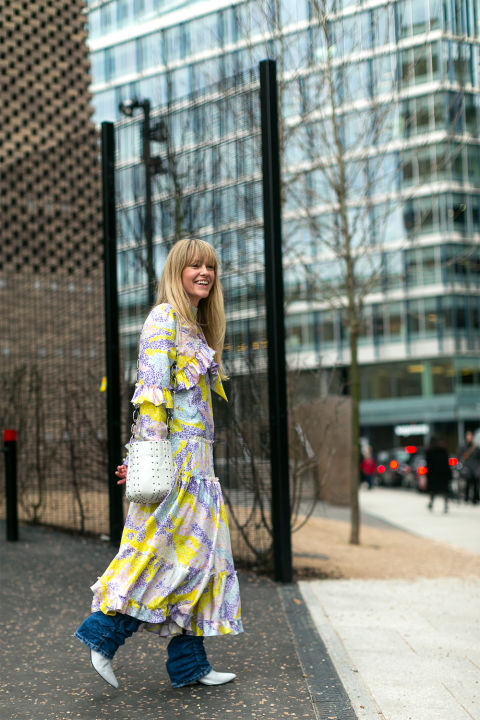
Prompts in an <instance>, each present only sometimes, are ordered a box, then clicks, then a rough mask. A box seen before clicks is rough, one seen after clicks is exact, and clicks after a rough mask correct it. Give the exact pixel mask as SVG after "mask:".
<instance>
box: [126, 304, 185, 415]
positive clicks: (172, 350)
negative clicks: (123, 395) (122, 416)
mask: <svg viewBox="0 0 480 720" xmlns="http://www.w3.org/2000/svg"><path fill="white" fill-rule="evenodd" d="M175 342H176V322H175V313H174V311H173V308H172V306H171V305H168V304H167V303H162V304H161V305H157V306H156V307H154V308H153V310H152V311H151V312H150V314H149V315H148V317H147V319H146V320H145V323H144V325H143V328H142V332H141V335H140V349H139V356H138V377H137V383H136V385H135V392H134V394H133V397H132V403H133V404H134V405H141V404H142V403H144V402H150V403H152V404H153V405H156V406H159V405H165V406H166V407H172V394H171V389H172V383H171V377H170V373H171V366H172V363H173V362H174V361H175V360H176V355H177V351H176V345H175Z"/></svg>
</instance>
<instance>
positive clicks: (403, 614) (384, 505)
mask: <svg viewBox="0 0 480 720" xmlns="http://www.w3.org/2000/svg"><path fill="white" fill-rule="evenodd" d="M427 500H428V498H426V497H425V496H424V495H420V494H417V493H408V492H404V491H396V490H384V489H375V490H373V491H371V492H370V491H364V492H362V493H361V506H362V510H363V511H366V512H367V513H368V514H369V515H373V516H376V517H378V518H379V519H382V520H384V521H385V522H388V523H391V524H393V525H395V526H397V527H401V528H404V529H406V530H408V531H409V532H412V533H415V534H417V535H420V536H422V537H428V538H432V539H435V540H438V541H441V542H445V543H447V544H451V545H453V546H455V547H461V548H464V549H467V550H469V551H470V552H472V551H476V552H477V553H479V552H480V542H479V526H480V508H477V507H472V506H466V505H463V504H456V503H454V504H452V505H451V508H450V513H449V514H447V515H444V514H443V512H441V510H443V503H442V504H440V502H439V501H437V502H438V503H439V504H438V508H436V509H435V511H434V512H433V513H429V511H428V510H427V508H426V505H427ZM300 589H301V592H302V594H303V597H304V598H305V601H306V602H307V605H308V607H309V609H310V612H311V614H312V616H313V618H314V622H315V624H316V627H317V629H318V631H319V633H320V635H321V637H322V638H323V641H324V642H325V645H326V647H327V649H328V651H329V653H330V656H331V658H332V660H333V662H334V664H335V667H336V669H337V671H338V673H339V675H340V678H341V680H342V682H343V683H344V686H345V688H346V689H347V692H348V694H349V697H350V699H351V701H352V704H353V707H354V709H355V712H356V714H357V716H358V718H359V720H378V718H381V719H382V720H478V718H480V623H479V608H480V604H479V597H480V578H478V577H472V578H471V579H458V578H448V577H446V578H440V579H425V578H423V579H421V578H420V579H414V580H410V581H409V580H328V581H313V582H302V583H300Z"/></svg>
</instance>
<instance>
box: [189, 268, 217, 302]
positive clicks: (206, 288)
mask: <svg viewBox="0 0 480 720" xmlns="http://www.w3.org/2000/svg"><path fill="white" fill-rule="evenodd" d="M214 282H215V268H214V266H213V265H209V264H208V261H206V260H205V259H202V260H199V259H194V260H192V262H191V263H190V264H189V265H187V266H186V267H184V268H183V271H182V284H183V287H184V290H185V292H186V293H187V295H188V297H189V299H190V302H191V304H192V305H193V306H194V307H198V303H199V302H200V300H203V299H204V298H206V297H208V295H209V293H210V290H211V289H212V287H213V284H214Z"/></svg>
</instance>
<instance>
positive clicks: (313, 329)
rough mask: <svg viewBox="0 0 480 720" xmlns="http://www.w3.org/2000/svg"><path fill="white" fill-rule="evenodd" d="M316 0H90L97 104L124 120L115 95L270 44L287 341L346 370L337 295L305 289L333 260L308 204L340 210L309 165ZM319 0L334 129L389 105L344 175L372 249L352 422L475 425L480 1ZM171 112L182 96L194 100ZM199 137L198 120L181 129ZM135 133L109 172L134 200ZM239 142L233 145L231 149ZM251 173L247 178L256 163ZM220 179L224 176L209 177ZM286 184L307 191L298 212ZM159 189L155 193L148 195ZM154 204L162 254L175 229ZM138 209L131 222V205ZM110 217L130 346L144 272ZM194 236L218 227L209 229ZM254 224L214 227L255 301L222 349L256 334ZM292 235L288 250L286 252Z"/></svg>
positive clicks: (191, 81)
mask: <svg viewBox="0 0 480 720" xmlns="http://www.w3.org/2000/svg"><path fill="white" fill-rule="evenodd" d="M321 6H322V2H321V1H320V0H278V1H276V2H274V1H273V0H272V3H271V5H270V3H269V2H259V1H258V0H255V1H251V2H237V3H235V2H222V0H212V1H211V2H200V1H198V2H170V3H169V2H163V1H161V0H109V1H98V0H90V1H89V3H88V11H87V12H88V25H89V37H90V39H89V44H90V53H91V64H92V91H93V93H94V104H95V119H96V121H97V122H100V121H102V120H104V119H107V120H118V119H119V118H120V115H119V110H118V106H119V103H120V102H121V101H123V100H126V99H129V98H132V97H134V96H136V97H139V98H149V99H150V100H151V103H152V107H158V108H165V107H169V106H171V105H172V104H174V103H175V102H176V101H178V100H179V99H181V98H188V97H193V95H194V94H195V92H196V91H198V90H200V89H202V88H204V87H205V86H208V85H211V84H212V83H215V82H218V81H220V80H222V79H223V78H229V77H231V76H233V75H235V74H236V73H239V72H241V71H242V70H244V69H245V68H248V67H250V66H252V65H254V64H255V63H256V62H257V61H258V60H260V59H262V58H264V57H265V56H266V55H269V56H270V57H276V58H277V59H278V62H279V68H280V79H281V101H282V106H281V111H282V122H283V128H284V131H285V132H284V137H288V143H286V144H285V146H284V154H283V172H284V179H285V183H284V209H283V234H284V240H285V245H286V254H285V284H286V292H287V296H288V297H287V299H288V304H287V346H288V352H289V359H290V361H291V362H292V364H296V365H298V366H300V367H303V368H305V369H308V368H315V367H322V368H324V369H325V373H326V375H327V374H328V373H329V372H330V371H331V369H333V368H334V369H335V370H336V373H335V374H336V377H337V378H340V379H341V378H342V376H345V375H346V374H347V373H348V365H349V345H348V337H347V332H346V329H345V322H344V312H343V311H342V310H341V309H339V308H335V307H334V306H333V304H332V303H329V302H327V301H326V300H325V299H322V298H320V297H318V294H315V293H312V292H311V279H312V277H314V278H317V279H318V281H319V282H320V281H321V279H322V278H328V279H329V281H331V279H332V278H335V277H336V276H337V275H338V273H339V262H338V258H336V257H335V256H334V255H332V253H331V252H330V251H329V249H328V247H326V245H325V243H324V242H323V238H322V233H321V232H320V231H319V230H318V227H319V225H316V224H315V223H314V224H312V223H311V222H309V221H308V219H309V218H311V217H312V216H313V215H315V216H317V217H320V218H323V219H324V218H326V217H330V219H332V218H333V221H335V213H336V212H337V209H336V206H335V203H334V202H333V200H332V198H331V193H330V190H331V188H328V187H326V186H325V182H324V175H321V174H320V173H319V172H318V167H319V158H320V156H322V157H323V156H325V154H326V153H327V154H328V152H330V150H331V151H332V157H333V149H331V148H328V145H327V146H323V147H322V148H319V143H318V142H316V141H315V140H314V141H313V146H314V147H313V146H312V145H308V144H307V145H306V144H305V142H306V141H305V140H304V137H306V136H307V135H308V130H309V128H311V127H314V123H315V122H316V120H315V112H316V111H318V112H320V114H321V110H322V108H321V102H322V100H321V97H320V96H319V98H320V99H318V101H317V98H316V95H315V88H316V87H317V86H316V82H317V79H318V77H319V76H320V75H321V74H322V72H324V70H325V63H326V56H325V51H324V50H323V47H322V38H321V33H320V30H319V27H320V23H319V17H320V15H319V10H321ZM327 6H328V28H329V33H330V46H329V50H328V52H329V56H330V58H331V60H332V63H333V65H334V67H336V68H341V72H340V70H338V77H339V78H340V79H341V80H340V81H341V83H342V88H343V93H342V92H341V93H340V94H339V96H338V97H340V101H339V105H338V107H337V108H336V109H337V111H338V114H339V117H341V126H342V132H343V134H344V137H345V142H347V143H348V138H349V137H350V138H352V137H355V133H357V134H358V133H359V130H360V131H361V122H362V118H367V117H368V116H369V113H370V115H371V114H372V113H373V112H378V108H379V107H380V108H384V110H382V113H383V115H382V123H381V128H380V131H379V132H378V133H377V134H376V136H375V138H373V136H372V144H371V148H370V149H368V152H367V153H364V156H363V158H364V157H365V155H368V156H369V158H371V160H370V159H369V160H368V163H369V167H370V175H369V178H370V180H369V186H368V188H369V189H368V193H367V195H365V194H363V195H359V196H357V197H355V188H353V189H352V196H353V204H352V208H355V207H359V206H363V210H364V211H366V212H365V213H364V215H365V218H366V221H365V222H366V223H367V224H368V229H367V235H368V236H369V237H370V242H371V244H372V245H374V246H377V247H378V253H377V257H376V258H375V262H376V263H378V267H379V272H378V273H376V276H375V278H374V281H372V282H371V287H370V288H369V292H368V294H367V295H366V297H365V302H364V305H365V323H364V325H363V328H362V332H361V337H360V343H359V359H360V364H361V395H362V400H361V408H360V412H361V423H362V426H363V434H364V435H366V436H368V437H369V438H370V441H371V442H372V444H373V446H374V449H375V450H379V449H382V448H383V447H392V446H394V445H398V444H402V443H403V442H404V440H406V439H407V438H408V440H409V441H412V440H413V441H415V442H423V440H424V439H425V438H424V436H425V435H426V434H429V433H430V432H432V431H434V430H436V431H438V432H440V433H442V434H443V435H444V436H445V437H446V438H447V439H448V442H449V444H450V446H451V449H453V447H454V446H455V444H456V442H457V437H458V436H459V435H462V434H463V432H464V429H465V428H467V427H468V428H476V427H478V426H480V334H479V330H480V290H479V278H480V256H479V243H480V135H479V127H480V125H479V121H480V108H479V102H480V80H479V71H480V65H479V45H480V8H479V3H478V0H397V1H396V2H388V3H387V2H379V1H377V0H371V1H370V2H359V1H357V2H354V1H353V0H329V2H328V3H327ZM336 77H337V76H336ZM316 102H318V105H319V106H318V107H315V103H316ZM182 112H186V113H188V102H186V103H185V104H184V107H183V110H182ZM317 121H318V118H317ZM128 127H129V126H128ZM128 127H127V126H126V128H125V133H127V132H128ZM137 136H138V133H137ZM195 138H196V136H195V129H193V130H192V137H191V141H192V142H193V143H195ZM302 138H303V139H302ZM202 142H203V140H202ZM127 146H128V143H125V144H124V147H127ZM129 147H130V154H129V153H128V152H126V153H125V155H124V157H122V158H120V165H119V177H120V182H121V183H122V187H123V192H124V197H126V196H128V194H129V193H130V202H131V204H132V209H133V208H134V207H135V206H136V205H138V203H139V202H140V204H141V191H140V196H139V193H138V192H137V190H136V189H135V187H136V184H137V185H138V176H139V173H140V172H141V170H140V157H139V154H140V150H139V145H138V141H135V140H134V139H133V135H132V140H131V143H130V146H129ZM306 147H308V150H309V151H308V152H306V151H305V148H306ZM312 147H313V150H312ZM326 148H327V149H326ZM237 150H238V148H233V146H232V153H234V157H235V153H236V152H237ZM352 157H353V156H352ZM332 162H333V161H332ZM354 162H355V158H354V157H353V160H352V166H353V164H354ZM362 162H363V163H364V166H365V161H364V159H363V160H362ZM250 181H251V182H252V183H253V184H257V185H258V183H259V178H258V177H257V176H255V175H252V177H251V179H250ZM224 182H225V178H220V179H219V180H218V184H217V186H215V185H214V186H213V187H212V188H210V189H211V191H212V193H215V192H216V188H217V187H219V186H220V185H221V184H222V183H223V185H224ZM353 184H354V183H353ZM296 185H298V187H300V186H301V187H302V188H308V189H309V191H310V195H309V197H310V200H309V201H308V205H309V207H308V212H306V209H305V206H304V205H303V203H304V197H305V193H303V195H302V191H301V190H300V191H299V192H296V191H295V187H296ZM139 197H140V200H139ZM312 197H313V198H314V199H313V200H312V199H311V198H312ZM319 198H321V199H322V201H321V202H320V201H319ZM157 200H158V203H157ZM155 204H157V205H158V204H160V200H159V199H158V198H157V199H156V198H155V197H154V205H155ZM132 212H133V210H132ZM352 212H353V210H352ZM160 215H161V213H159V215H158V218H159V219H158V221H157V222H156V223H155V245H156V248H157V258H158V262H159V264H161V259H162V257H163V256H162V247H163V246H164V241H165V238H166V237H167V236H168V234H169V233H171V232H172V228H171V227H166V226H165V223H163V222H162V221H161V218H160ZM135 217H137V216H135ZM132 218H133V219H132V222H131V223H130V226H129V227H131V226H132V224H135V222H137V221H136V220H135V218H134V217H133V215H132ZM379 218H382V222H379ZM245 223H246V224H247V219H246V220H245ZM206 224H208V223H207V222H206ZM137 230H139V228H137ZM120 234H121V244H120V248H119V268H120V292H121V295H122V297H123V298H124V307H125V308H127V310H125V313H124V317H123V320H122V336H123V338H124V344H125V347H126V348H128V347H129V346H131V347H132V348H133V347H134V344H135V342H136V334H138V323H139V317H137V315H136V314H135V308H134V304H135V298H140V300H139V305H141V304H142V303H143V302H144V300H143V299H142V293H143V292H144V291H143V289H142V288H144V275H143V274H142V273H141V272H138V273H137V271H136V270H135V267H136V266H135V263H132V262H131V254H132V252H133V251H132V249H131V243H129V240H128V235H129V230H128V228H124V229H123V230H122V231H121V233H120ZM204 236H205V237H206V238H207V239H212V240H213V241H216V239H215V238H212V237H211V236H210V235H209V234H208V232H207V231H205V234H204ZM249 237H252V243H257V244H258V236H254V235H251V236H249V235H248V234H245V233H243V234H242V233H241V232H240V231H238V232H237V233H236V235H235V236H234V235H233V234H230V235H225V236H224V238H223V240H222V243H220V244H219V243H218V242H217V243H216V246H217V247H219V251H220V254H221V259H222V264H223V266H224V270H225V276H224V277H225V284H226V287H227V290H229V292H232V293H233V292H234V287H233V286H234V283H235V282H237V281H238V280H236V278H237V279H238V277H239V276H241V282H242V283H243V284H244V285H245V284H246V285H247V287H248V288H251V296H250V305H249V306H247V307H244V308H243V310H242V309H240V310H239V309H237V310H236V311H235V314H234V316H233V315H232V317H231V318H230V322H229V336H228V343H227V346H226V351H227V354H228V353H230V354H232V355H236V356H241V354H242V353H244V352H246V351H247V350H248V347H249V345H253V343H256V346H258V347H259V346H261V344H262V342H264V338H262V337H260V335H261V333H256V332H255V318H254V313H253V315H252V310H254V309H255V307H256V304H257V302H258V297H257V295H256V293H258V287H259V280H260V284H261V277H260V278H259V277H257V275H256V270H255V267H254V259H255V257H254V252H255V251H254V248H253V246H252V251H250V248H249V247H248V242H249V241H248V238H249ZM246 243H247V245H245V244H246ZM292 246H294V247H295V248H296V252H295V253H294V254H291V255H289V251H288V248H289V247H292ZM299 248H300V249H301V253H299ZM252 253H253V254H252ZM299 255H301V256H302V262H299V261H298V258H299ZM305 258H307V264H308V273H305ZM246 261H248V267H247V266H246ZM239 273H240V275H239ZM128 298H129V299H128ZM132 307H133V309H132ZM143 307H144V305H143ZM242 313H243V314H242ZM134 338H135V339H134ZM131 355H132V358H130V356H129V355H128V350H127V360H128V362H130V363H132V362H133V355H134V352H133V349H132V353H131ZM129 358H130V359H129ZM340 383H341V380H340ZM327 384H328V383H327ZM319 390H320V389H319Z"/></svg>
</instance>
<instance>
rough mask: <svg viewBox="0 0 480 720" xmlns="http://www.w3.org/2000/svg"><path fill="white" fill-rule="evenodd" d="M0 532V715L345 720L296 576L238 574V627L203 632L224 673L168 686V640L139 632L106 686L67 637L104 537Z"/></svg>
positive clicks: (82, 607) (99, 561) (106, 550)
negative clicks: (292, 581) (228, 676)
mask: <svg viewBox="0 0 480 720" xmlns="http://www.w3.org/2000/svg"><path fill="white" fill-rule="evenodd" d="M4 538H5V526H4V523H0V553H1V566H0V567H1V581H0V607H1V609H2V619H3V628H2V630H3V632H2V641H1V658H2V672H1V673H0V720H17V719H18V720H20V719H21V720H31V719H32V720H33V719H34V720H70V719H71V718H81V720H101V719H103V718H109V719H110V718H119V719H122V720H137V718H138V719H140V718H141V720H176V719H179V718H180V719H182V720H188V719H189V718H198V719H201V718H204V719H205V720H216V719H217V718H218V719H219V720H225V718H232V719H233V720H263V719H266V718H275V719H276V720H278V719H279V718H305V719H308V720H316V719H318V718H324V717H332V718H333V717H334V718H338V719H339V720H355V714H354V713H353V710H352V708H351V703H350V700H349V698H348V696H347V694H346V692H345V690H344V689H343V686H342V683H341V682H340V681H339V679H338V676H337V674H336V671H335V669H334V667H333V665H332V663H331V661H330V658H329V656H328V653H327V651H326V649H325V646H324V644H323V642H322V641H321V639H320V638H319V636H318V635H317V633H316V630H315V625H314V624H313V621H312V619H311V617H310V615H309V613H308V610H307V609H306V607H305V603H304V601H303V599H302V597H301V595H300V593H299V591H298V588H297V586H296V585H287V586H279V585H276V584H275V583H273V582H272V581H270V580H269V579H267V578H262V577H257V576H255V575H253V574H248V573H240V583H241V591H242V605H243V618H244V623H245V630H246V632H245V633H244V634H243V635H240V636H237V637H231V638H230V637H223V638H211V639H207V641H206V647H207V652H208V654H209V658H210V660H211V661H212V664H214V666H215V667H216V668H218V669H222V670H223V669H228V670H233V671H235V672H236V673H237V679H236V680H235V681H234V682H232V683H229V684H228V685H225V686H222V687H217V688H208V687H204V686H202V685H195V686H192V687H187V688H181V689H180V690H174V689H172V688H171V687H170V683H169V680H168V676H167V673H166V669H165V659H166V657H165V647H166V641H165V640H160V639H159V638H157V637H156V636H152V634H151V633H139V634H138V635H136V636H135V637H133V638H132V639H130V640H128V641H127V643H126V644H125V645H124V646H123V647H121V648H120V649H119V652H118V654H117V656H116V657H115V659H114V667H115V671H116V674H117V677H118V679H119V682H120V684H121V687H120V689H119V690H115V689H113V688H111V687H110V686H108V685H106V684H105V683H104V682H103V681H102V680H101V678H99V676H97V675H96V673H95V672H94V671H93V669H92V668H91V666H90V661H89V656H88V650H87V649H86V648H85V647H84V646H83V645H82V644H81V643H79V642H78V640H76V639H75V638H74V637H72V634H73V632H74V630H75V628H76V627H77V626H78V625H79V623H80V622H81V621H82V620H83V618H84V616H85V615H86V614H87V613H88V611H89V605H90V600H91V592H90V590H89V586H90V585H91V584H92V582H94V581H95V579H96V577H97V575H98V574H100V573H101V572H102V571H103V570H104V568H105V566H106V565H107V563H108V562H109V561H110V559H111V557H112V554H113V551H114V549H113V548H112V546H110V545H107V544H105V543H101V542H100V541H95V540H88V539H87V540H86V539H79V538H75V537H71V536H69V535H65V534H62V533H58V532H53V531H51V530H47V529H40V528H32V527H21V529H20V541H19V542H17V543H7V542H6V541H5V539H4Z"/></svg>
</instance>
